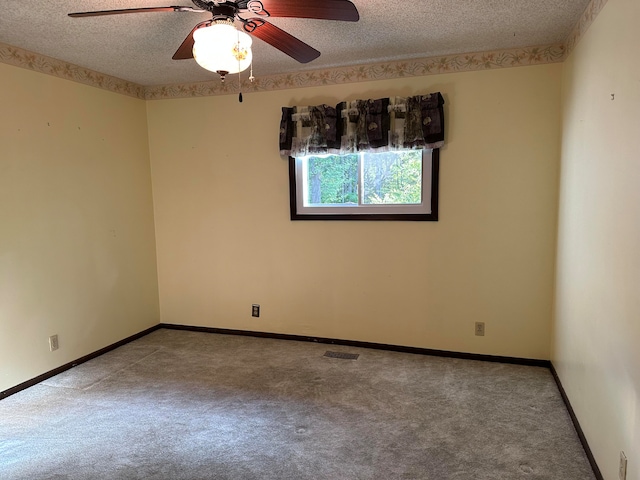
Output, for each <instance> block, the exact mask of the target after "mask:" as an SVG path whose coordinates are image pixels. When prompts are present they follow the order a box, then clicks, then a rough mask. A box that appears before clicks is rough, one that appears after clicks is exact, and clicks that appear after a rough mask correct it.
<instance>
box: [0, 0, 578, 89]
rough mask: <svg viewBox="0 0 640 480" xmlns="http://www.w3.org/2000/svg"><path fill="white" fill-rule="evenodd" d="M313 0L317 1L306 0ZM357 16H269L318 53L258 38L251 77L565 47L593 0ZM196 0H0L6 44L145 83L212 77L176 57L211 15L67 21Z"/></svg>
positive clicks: (378, 4)
mask: <svg viewBox="0 0 640 480" xmlns="http://www.w3.org/2000/svg"><path fill="white" fill-rule="evenodd" d="M300 1H301V2H302V1H313V0H300ZM352 3H354V4H355V5H356V7H357V9H358V11H359V12H360V21H359V22H357V23H352V22H337V21H327V20H307V19H293V18H273V19H270V20H269V21H271V22H272V23H274V24H275V25H277V26H279V27H280V28H282V29H284V30H286V31H287V32H289V33H291V34H292V35H294V36H296V37H298V38H300V39H301V40H303V41H304V42H306V43H308V44H309V45H311V46H313V47H314V48H316V49H318V50H319V51H320V52H321V53H322V54H321V56H320V57H319V58H318V59H316V60H314V61H312V62H310V63H308V64H300V63H298V62H296V61H295V60H293V59H291V58H289V57H288V56H287V55H285V54H283V53H281V52H280V51H278V50H276V49H275V48H273V47H271V46H270V45H267V44H265V43H263V42H262V41H261V40H259V39H256V40H255V41H254V49H253V52H254V61H253V65H254V67H253V68H254V74H255V75H256V76H260V75H273V74H283V73H291V72H296V71H302V70H317V69H322V68H330V67H339V66H347V65H356V64H366V63H378V62H384V61H389V60H401V59H411V58H425V57H432V56H438V55H452V54H458V53H470V52H484V51H491V50H501V49H509V48H520V47H528V46H538V45H550V44H558V43H563V42H564V41H565V40H566V39H567V37H568V36H569V34H570V33H571V31H572V30H573V28H574V26H575V25H576V23H577V22H578V20H579V19H580V16H581V15H582V13H583V12H584V10H585V8H586V6H587V4H588V3H589V0H403V1H401V0H352ZM174 5H175V6H179V5H184V6H193V4H192V3H191V2H190V1H189V0H167V1H161V0H92V1H89V0H46V1H42V0H19V1H15V0H13V1H12V0H0V6H1V12H2V13H1V14H0V42H2V43H6V44H9V45H13V46H16V47H20V48H23V49H26V50H30V51H32V52H37V53H40V54H42V55H47V56H50V57H53V58H56V59H59V60H64V61H66V62H68V63H72V64H75V65H79V66H82V67H85V68H89V69H91V70H95V71H98V72H102V73H106V74H109V75H112V76H115V77H118V78H121V79H124V80H128V81H131V82H135V83H138V84H140V85H145V86H151V85H167V84H180V83H190V82H200V81H209V80H212V79H215V78H217V75H216V74H213V73H211V72H207V71H206V70H203V69H202V68H200V67H199V66H198V65H197V64H196V63H195V61H194V60H177V61H176V60H172V59H171V57H172V55H173V53H174V52H175V51H176V49H177V48H178V46H180V44H181V43H182V41H183V40H184V38H185V37H186V36H187V34H188V33H189V32H190V31H191V29H192V28H193V27H194V26H195V25H196V24H197V23H199V22H201V21H203V20H207V19H208V18H210V15H209V14H206V13H186V12H160V13H138V14H128V15H112V16H102V17H91V18H70V17H68V16H67V13H71V12H83V11H92V10H109V9H117V8H137V7H157V6H174Z"/></svg>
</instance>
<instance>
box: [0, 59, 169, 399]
mask: <svg viewBox="0 0 640 480" xmlns="http://www.w3.org/2000/svg"><path fill="white" fill-rule="evenodd" d="M0 112H1V114H0V391H2V390H5V389H7V388H10V387H12V386H14V385H17V384H19V383H21V382H23V381H26V380H29V379H31V378H33V377H35V376H37V375H39V374H41V373H44V372H46V371H49V370H51V369H53V368H55V367H58V366H60V365H62V364H64V363H67V362H69V361H72V360H75V359H77V358H79V357H81V356H83V355H86V354H88V353H91V352H93V351H95V350H98V349H99V348H101V347H104V346H106V345H109V344H111V343H113V342H116V341H118V340H121V339H123V338H125V337H127V336H129V335H132V334H134V333H137V332H139V331H142V330H144V329H145V328H147V327H150V326H152V325H155V324H157V323H158V319H159V314H158V293H157V277H156V266H155V243H154V225H153V209H152V197H151V181H150V175H149V151H148V138H147V125H146V111H145V103H144V101H141V100H136V99H133V98H129V97H125V96H122V95H118V94H114V93H109V92H106V91H104V90H100V89H97V88H92V87H88V86H84V85H79V84H77V83H72V82H69V81H65V80H61V79H57V78H54V77H51V76H47V75H43V74H39V73H35V72H31V71H28V70H24V69H20V68H15V67H10V66H7V65H3V64H0ZM53 334H58V335H59V342H60V349H59V350H58V351H56V352H49V345H48V337H49V336H50V335H53Z"/></svg>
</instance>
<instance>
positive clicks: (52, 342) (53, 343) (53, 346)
mask: <svg viewBox="0 0 640 480" xmlns="http://www.w3.org/2000/svg"><path fill="white" fill-rule="evenodd" d="M57 349H58V335H51V336H50V337H49V351H50V352H53V351H54V350H57Z"/></svg>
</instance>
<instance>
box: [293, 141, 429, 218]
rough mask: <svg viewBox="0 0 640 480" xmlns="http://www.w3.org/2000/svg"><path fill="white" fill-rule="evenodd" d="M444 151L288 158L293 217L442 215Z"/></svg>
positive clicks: (419, 216)
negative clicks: (441, 157)
mask: <svg viewBox="0 0 640 480" xmlns="http://www.w3.org/2000/svg"><path fill="white" fill-rule="evenodd" d="M438 171H439V150H438V149H434V150H399V151H388V152H377V153H365V152H360V153H352V154H345V155H309V156H306V157H297V158H293V157H290V158H289V185H290V203H291V219H292V220H422V221H437V220H438Z"/></svg>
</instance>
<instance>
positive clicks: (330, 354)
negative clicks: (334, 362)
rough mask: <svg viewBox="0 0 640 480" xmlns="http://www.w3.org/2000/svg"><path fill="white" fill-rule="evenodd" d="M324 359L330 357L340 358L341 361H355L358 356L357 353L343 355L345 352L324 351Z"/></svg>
mask: <svg viewBox="0 0 640 480" xmlns="http://www.w3.org/2000/svg"><path fill="white" fill-rule="evenodd" d="M324 356H325V357H331V358H341V359H343V360H357V359H358V357H359V356H360V354H359V353H345V352H330V351H328V350H327V351H326V352H325V353H324Z"/></svg>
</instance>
